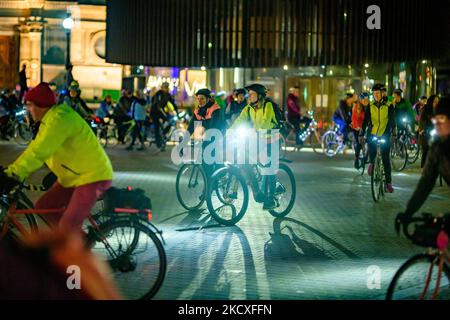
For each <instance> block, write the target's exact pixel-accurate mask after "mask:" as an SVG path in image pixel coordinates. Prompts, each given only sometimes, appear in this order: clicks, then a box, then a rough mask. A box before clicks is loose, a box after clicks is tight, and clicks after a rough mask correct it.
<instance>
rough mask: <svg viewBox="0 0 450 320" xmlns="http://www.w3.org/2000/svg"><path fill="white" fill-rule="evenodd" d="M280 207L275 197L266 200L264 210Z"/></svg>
mask: <svg viewBox="0 0 450 320" xmlns="http://www.w3.org/2000/svg"><path fill="white" fill-rule="evenodd" d="M276 207H278V203H277V202H276V201H275V199H274V198H273V197H270V198H269V199H266V200H264V205H263V210H272V209H275V208H276Z"/></svg>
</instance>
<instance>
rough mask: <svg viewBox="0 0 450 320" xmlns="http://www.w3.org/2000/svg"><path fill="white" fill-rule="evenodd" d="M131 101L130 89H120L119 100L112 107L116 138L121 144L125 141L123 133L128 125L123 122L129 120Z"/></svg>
mask: <svg viewBox="0 0 450 320" xmlns="http://www.w3.org/2000/svg"><path fill="white" fill-rule="evenodd" d="M132 102H133V95H132V93H131V90H129V89H126V90H123V91H122V96H121V97H120V99H119V102H118V103H117V105H116V107H115V108H114V114H113V117H114V121H115V122H116V123H117V135H118V137H117V140H118V141H119V143H121V144H124V143H125V133H126V132H127V130H128V125H125V124H124V123H125V122H128V121H130V120H131V118H130V116H129V115H128V113H129V111H130V108H131V103H132Z"/></svg>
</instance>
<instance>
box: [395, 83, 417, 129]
mask: <svg viewBox="0 0 450 320" xmlns="http://www.w3.org/2000/svg"><path fill="white" fill-rule="evenodd" d="M402 93H403V91H402V89H395V90H394V101H393V102H392V104H393V106H394V108H395V123H396V125H397V130H398V131H402V132H407V131H408V127H409V128H410V130H411V131H413V130H414V128H415V124H416V119H415V113H414V110H413V108H412V106H411V104H410V103H409V102H408V101H406V100H405V99H403V97H402Z"/></svg>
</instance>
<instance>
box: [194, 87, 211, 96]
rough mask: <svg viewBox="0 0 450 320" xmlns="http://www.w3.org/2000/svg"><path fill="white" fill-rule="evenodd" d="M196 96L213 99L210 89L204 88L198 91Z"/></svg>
mask: <svg viewBox="0 0 450 320" xmlns="http://www.w3.org/2000/svg"><path fill="white" fill-rule="evenodd" d="M195 95H196V96H200V95H202V96H205V97H207V98H211V90H209V89H208V88H203V89H200V90H198V91H197V93H196V94H195Z"/></svg>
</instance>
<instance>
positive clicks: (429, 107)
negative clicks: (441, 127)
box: [419, 95, 439, 168]
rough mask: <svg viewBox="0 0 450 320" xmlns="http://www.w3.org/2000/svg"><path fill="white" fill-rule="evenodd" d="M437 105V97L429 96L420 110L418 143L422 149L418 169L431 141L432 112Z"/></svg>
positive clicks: (422, 163) (423, 162)
mask: <svg viewBox="0 0 450 320" xmlns="http://www.w3.org/2000/svg"><path fill="white" fill-rule="evenodd" d="M438 103H439V97H438V96H437V95H431V96H430V97H429V98H428V100H427V104H426V105H425V107H423V109H422V113H421V114H420V120H419V142H420V145H421V147H422V160H421V163H420V167H421V168H423V167H424V165H425V162H426V160H427V155H428V149H429V143H430V140H431V131H432V130H433V128H434V126H433V122H432V121H431V119H432V117H433V111H434V109H435V108H436V107H437V105H438Z"/></svg>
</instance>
